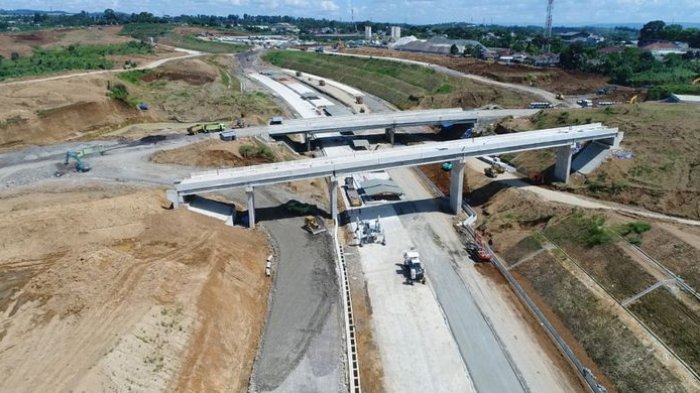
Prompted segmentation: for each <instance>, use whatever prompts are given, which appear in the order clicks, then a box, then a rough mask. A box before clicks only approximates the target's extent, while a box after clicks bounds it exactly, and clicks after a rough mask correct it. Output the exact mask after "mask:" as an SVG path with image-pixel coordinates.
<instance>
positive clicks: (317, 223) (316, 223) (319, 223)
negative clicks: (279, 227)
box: [304, 216, 326, 235]
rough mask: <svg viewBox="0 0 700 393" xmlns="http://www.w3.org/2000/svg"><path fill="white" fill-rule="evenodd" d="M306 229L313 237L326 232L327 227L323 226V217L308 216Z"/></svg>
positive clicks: (305, 220)
mask: <svg viewBox="0 0 700 393" xmlns="http://www.w3.org/2000/svg"><path fill="white" fill-rule="evenodd" d="M304 229H306V230H307V231H309V233H311V234H312V235H318V234H319V233H323V232H325V231H326V226H325V225H323V220H322V219H321V217H318V216H306V217H304Z"/></svg>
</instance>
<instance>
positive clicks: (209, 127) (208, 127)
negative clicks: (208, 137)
mask: <svg viewBox="0 0 700 393" xmlns="http://www.w3.org/2000/svg"><path fill="white" fill-rule="evenodd" d="M225 129H226V126H225V125H224V124H223V123H208V124H195V125H193V126H191V127H188V128H187V133H188V134H189V135H195V134H199V133H205V134H207V133H210V132H220V131H223V130H225Z"/></svg>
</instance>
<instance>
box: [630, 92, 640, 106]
mask: <svg viewBox="0 0 700 393" xmlns="http://www.w3.org/2000/svg"><path fill="white" fill-rule="evenodd" d="M637 101H639V94H637V95H635V96H634V97H632V98H630V104H636V103H637Z"/></svg>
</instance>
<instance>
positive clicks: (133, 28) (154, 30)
mask: <svg viewBox="0 0 700 393" xmlns="http://www.w3.org/2000/svg"><path fill="white" fill-rule="evenodd" d="M172 29H173V25H171V24H167V23H129V24H126V25H124V27H122V31H121V32H120V33H119V34H121V35H125V36H129V37H133V38H136V39H139V40H143V39H146V38H148V37H153V38H156V39H157V38H158V37H161V36H163V35H165V34H166V33H169V32H170V31H172Z"/></svg>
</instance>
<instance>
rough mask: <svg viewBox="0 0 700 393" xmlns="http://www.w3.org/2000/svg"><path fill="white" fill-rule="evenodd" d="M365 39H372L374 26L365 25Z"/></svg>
mask: <svg viewBox="0 0 700 393" xmlns="http://www.w3.org/2000/svg"><path fill="white" fill-rule="evenodd" d="M365 39H366V40H367V41H372V26H365Z"/></svg>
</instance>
